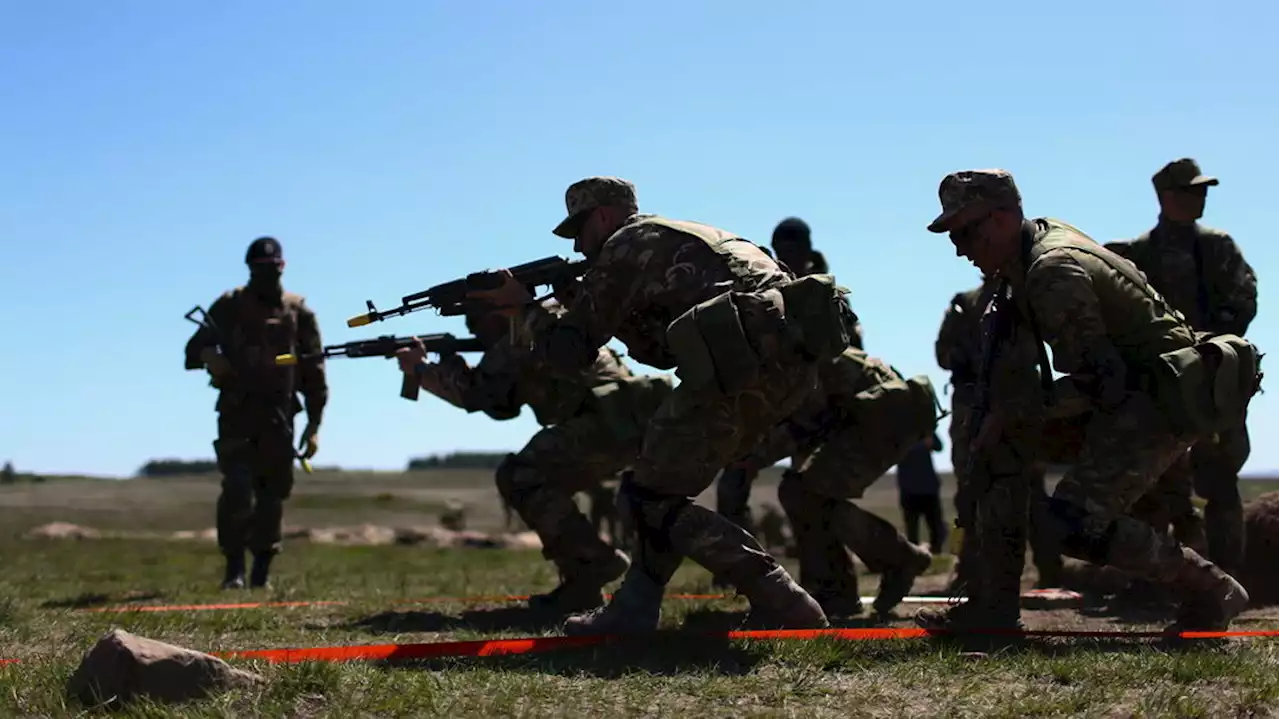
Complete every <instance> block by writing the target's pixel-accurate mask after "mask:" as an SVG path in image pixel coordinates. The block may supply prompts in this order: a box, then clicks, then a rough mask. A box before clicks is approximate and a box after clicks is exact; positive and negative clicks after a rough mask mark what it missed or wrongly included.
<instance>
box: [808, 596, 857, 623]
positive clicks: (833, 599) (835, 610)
mask: <svg viewBox="0 0 1280 719" xmlns="http://www.w3.org/2000/svg"><path fill="white" fill-rule="evenodd" d="M812 596H813V598H814V600H816V601H817V602H818V606H820V607H822V613H823V614H825V615H827V619H847V618H849V617H856V616H858V615H859V614H862V610H863V609H865V607H864V606H863V605H862V597H859V596H858V595H857V594H849V593H847V592H835V591H826V592H823V591H818V592H814V593H812Z"/></svg>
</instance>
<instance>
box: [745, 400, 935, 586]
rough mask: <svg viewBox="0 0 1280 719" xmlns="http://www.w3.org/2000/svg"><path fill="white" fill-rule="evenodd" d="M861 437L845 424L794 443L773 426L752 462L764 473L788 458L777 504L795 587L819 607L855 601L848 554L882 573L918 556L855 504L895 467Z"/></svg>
mask: <svg viewBox="0 0 1280 719" xmlns="http://www.w3.org/2000/svg"><path fill="white" fill-rule="evenodd" d="M866 445H867V439H866V430H865V428H863V427H861V426H860V425H856V424H848V425H844V426H838V427H835V428H834V429H831V430H829V431H828V432H827V433H825V434H824V435H823V436H822V437H821V438H811V439H808V438H796V437H795V436H793V434H792V431H791V429H790V428H789V427H788V426H787V425H785V424H784V425H781V426H779V427H776V428H775V429H774V430H773V431H772V432H771V433H770V435H769V439H768V440H767V441H766V442H765V444H764V445H763V447H761V448H760V449H757V451H756V452H755V453H753V455H752V458H751V459H750V460H749V461H750V462H751V463H752V465H753V466H769V465H771V464H773V463H774V462H777V461H778V460H780V459H782V458H784V457H786V456H791V458H792V469H790V470H789V471H787V472H786V473H784V474H783V478H782V482H780V483H779V484H778V502H779V504H781V505H782V509H783V511H784V512H785V513H786V515H787V520H788V521H789V522H790V523H791V530H792V533H793V535H794V536H795V541H796V548H797V550H798V553H799V559H800V578H799V579H800V585H801V586H802V587H804V588H805V590H806V591H808V592H809V593H810V594H812V595H813V596H814V598H816V599H818V600H819V601H820V602H821V601H826V600H827V599H835V598H840V597H842V598H847V599H854V598H857V597H858V596H859V591H858V575H857V570H856V569H855V567H854V564H853V558H852V557H851V556H850V554H849V553H850V552H852V553H853V554H855V555H857V556H858V557H859V558H860V559H861V560H862V562H863V564H865V565H866V566H867V569H868V570H869V571H870V572H872V573H874V574H880V573H883V572H885V571H888V570H891V569H894V568H896V567H900V566H903V565H905V564H907V563H909V562H910V561H911V560H912V559H914V557H915V555H916V551H917V550H916V549H915V547H914V545H912V544H911V542H909V541H908V540H907V538H906V536H904V535H903V534H902V532H900V531H898V529H897V528H896V527H894V526H893V524H891V523H890V522H888V521H887V520H885V519H883V518H881V517H879V516H876V515H875V514H872V513H871V512H868V511H866V510H865V509H863V508H861V507H859V506H858V505H857V504H856V503H855V502H854V501H853V500H854V499H856V498H858V497H861V496H862V493H863V492H864V491H865V490H866V488H867V487H869V486H870V485H871V484H872V483H873V482H874V481H875V480H876V479H878V478H879V477H881V476H882V475H883V474H884V473H885V472H887V471H888V470H889V468H890V467H892V466H893V465H892V464H891V463H888V464H886V460H885V458H884V457H883V456H882V455H880V453H878V452H868V451H867V446H866Z"/></svg>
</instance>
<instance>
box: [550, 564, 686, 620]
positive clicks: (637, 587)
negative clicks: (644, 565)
mask: <svg viewBox="0 0 1280 719" xmlns="http://www.w3.org/2000/svg"><path fill="white" fill-rule="evenodd" d="M661 618H662V586H661V585H659V584H658V583H657V582H655V581H653V579H651V578H650V577H649V575H648V574H646V573H645V572H643V571H640V570H638V569H636V568H635V567H632V568H631V569H630V570H629V571H628V572H627V576H626V579H624V580H622V586H620V587H618V591H617V592H615V593H614V595H613V600H612V601H610V602H609V603H608V604H606V605H604V606H602V607H597V608H595V609H593V610H591V611H589V612H587V613H585V614H577V615H574V616H571V617H569V618H568V619H566V620H565V622H564V628H563V631H564V633H565V635H566V636H570V637H579V636H585V635H589V634H634V633H641V632H652V631H654V630H655V629H657V628H658V620H659V619H661Z"/></svg>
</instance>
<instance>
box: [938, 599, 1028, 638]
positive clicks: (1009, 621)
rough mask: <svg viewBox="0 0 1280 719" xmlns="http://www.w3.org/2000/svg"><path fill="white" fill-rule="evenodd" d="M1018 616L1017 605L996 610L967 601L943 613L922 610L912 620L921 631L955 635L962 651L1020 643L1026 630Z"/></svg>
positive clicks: (987, 604)
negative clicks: (1022, 633)
mask: <svg viewBox="0 0 1280 719" xmlns="http://www.w3.org/2000/svg"><path fill="white" fill-rule="evenodd" d="M1019 614H1020V612H1019V610H1018V608H1017V605H1013V606H1012V607H999V606H992V605H991V604H990V603H985V602H982V601H977V600H974V599H970V600H969V601H967V602H965V603H963V604H957V605H954V606H951V607H948V608H946V609H942V608H928V609H921V610H920V611H918V612H916V614H915V616H914V617H913V619H914V620H915V623H916V625H917V626H919V627H920V628H922V629H928V630H931V631H936V632H941V633H944V634H948V635H955V636H957V637H958V638H959V639H960V641H961V643H962V644H963V645H964V646H965V647H968V648H972V649H979V648H984V647H988V646H990V645H991V644H993V643H994V644H999V643H1003V642H1009V641H1016V640H1018V639H1020V638H1021V636H1020V633H1021V632H1023V631H1026V626H1025V625H1023V623H1022V619H1021V617H1020V616H1019Z"/></svg>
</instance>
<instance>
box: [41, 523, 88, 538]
mask: <svg viewBox="0 0 1280 719" xmlns="http://www.w3.org/2000/svg"><path fill="white" fill-rule="evenodd" d="M101 536H102V532H99V531H98V530H96V529H94V528H93V527H82V526H80V525H78V524H71V523H70V522H50V523H48V524H42V525H40V526H39V527H34V528H32V529H31V530H30V531H28V532H27V539H97V538H99V537H101Z"/></svg>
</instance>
